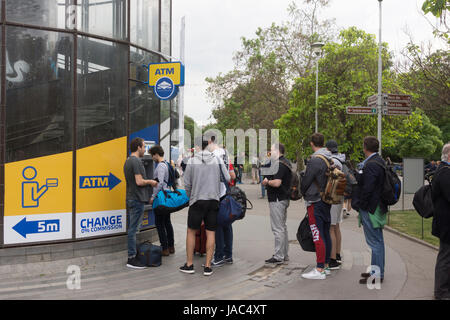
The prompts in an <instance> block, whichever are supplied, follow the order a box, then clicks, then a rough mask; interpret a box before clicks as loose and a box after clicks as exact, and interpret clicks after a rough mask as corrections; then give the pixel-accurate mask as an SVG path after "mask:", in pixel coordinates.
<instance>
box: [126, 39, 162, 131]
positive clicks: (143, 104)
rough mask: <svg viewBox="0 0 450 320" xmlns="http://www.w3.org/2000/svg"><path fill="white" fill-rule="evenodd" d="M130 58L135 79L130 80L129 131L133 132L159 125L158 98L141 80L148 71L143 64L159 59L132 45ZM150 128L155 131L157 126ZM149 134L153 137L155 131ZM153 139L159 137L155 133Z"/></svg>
mask: <svg viewBox="0 0 450 320" xmlns="http://www.w3.org/2000/svg"><path fill="white" fill-rule="evenodd" d="M130 59H131V63H130V74H131V79H133V80H137V81H130V132H131V133H135V132H138V131H140V130H143V129H147V128H151V127H152V126H154V125H159V105H160V100H159V99H158V98H157V97H156V96H155V93H154V92H153V89H152V88H150V87H149V86H148V85H147V84H143V83H142V82H145V81H147V80H148V71H147V69H146V68H145V67H144V66H147V65H148V64H149V63H152V62H159V61H160V59H159V57H158V56H157V55H155V54H152V53H149V52H145V51H143V50H139V49H136V48H133V47H131V52H130ZM139 81H140V82H139ZM150 130H154V131H156V132H157V131H158V128H151V129H150ZM149 135H150V136H152V137H154V136H155V133H154V132H153V131H152V132H149ZM145 138H146V139H149V138H147V137H145ZM154 139H156V140H158V139H159V137H158V135H157V133H156V137H155V138H154Z"/></svg>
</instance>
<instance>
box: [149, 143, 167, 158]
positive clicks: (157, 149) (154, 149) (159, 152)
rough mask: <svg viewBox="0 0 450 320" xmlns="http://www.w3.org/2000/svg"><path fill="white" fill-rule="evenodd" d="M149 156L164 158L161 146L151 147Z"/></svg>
mask: <svg viewBox="0 0 450 320" xmlns="http://www.w3.org/2000/svg"><path fill="white" fill-rule="evenodd" d="M150 154H151V155H152V156H154V155H155V154H157V155H159V156H160V157H164V149H163V148H162V147H161V146H159V145H156V146H153V147H151V148H150Z"/></svg>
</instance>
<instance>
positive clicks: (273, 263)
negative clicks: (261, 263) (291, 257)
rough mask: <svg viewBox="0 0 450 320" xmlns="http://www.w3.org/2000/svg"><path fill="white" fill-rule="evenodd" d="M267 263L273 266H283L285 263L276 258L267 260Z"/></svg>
mask: <svg viewBox="0 0 450 320" xmlns="http://www.w3.org/2000/svg"><path fill="white" fill-rule="evenodd" d="M265 262H266V264H272V265H279V264H283V261H281V260H277V259H275V258H274V257H272V258H270V259H269V260H266V261H265Z"/></svg>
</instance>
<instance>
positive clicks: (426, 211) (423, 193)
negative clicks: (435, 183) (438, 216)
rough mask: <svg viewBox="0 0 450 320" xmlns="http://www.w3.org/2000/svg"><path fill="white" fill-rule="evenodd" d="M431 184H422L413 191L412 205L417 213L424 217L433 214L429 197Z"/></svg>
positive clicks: (431, 201)
mask: <svg viewBox="0 0 450 320" xmlns="http://www.w3.org/2000/svg"><path fill="white" fill-rule="evenodd" d="M431 192H432V186H431V184H427V185H424V186H422V187H420V188H419V190H417V191H416V193H414V198H413V206H414V209H416V211H417V212H418V213H419V215H420V216H421V217H423V218H425V219H427V218H431V217H432V216H433V211H434V206H433V199H432V198H431Z"/></svg>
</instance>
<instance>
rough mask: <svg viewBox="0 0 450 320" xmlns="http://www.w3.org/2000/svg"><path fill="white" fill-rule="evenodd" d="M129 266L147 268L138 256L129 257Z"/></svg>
mask: <svg viewBox="0 0 450 320" xmlns="http://www.w3.org/2000/svg"><path fill="white" fill-rule="evenodd" d="M127 267H128V268H133V269H145V268H147V267H146V266H145V265H144V264H142V263H141V262H140V261H139V260H138V259H136V258H129V259H128V261H127Z"/></svg>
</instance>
